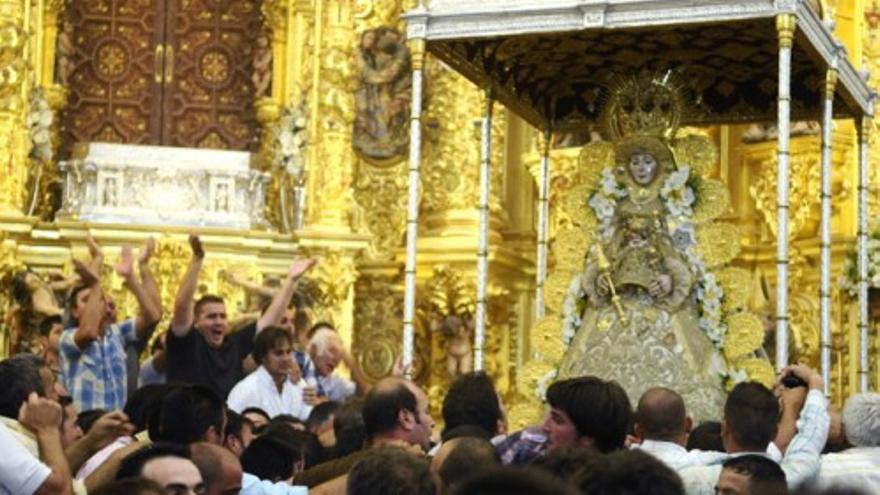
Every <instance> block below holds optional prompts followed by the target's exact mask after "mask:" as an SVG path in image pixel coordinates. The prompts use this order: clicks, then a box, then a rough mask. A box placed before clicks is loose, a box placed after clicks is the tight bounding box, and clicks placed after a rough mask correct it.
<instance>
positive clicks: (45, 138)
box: [33, 128, 51, 145]
mask: <svg viewBox="0 0 880 495" xmlns="http://www.w3.org/2000/svg"><path fill="white" fill-rule="evenodd" d="M50 139H51V136H50V135H49V129H39V128H38V129H37V130H36V132H34V133H33V141H34V144H36V145H44V144H48V143H49V140H50Z"/></svg>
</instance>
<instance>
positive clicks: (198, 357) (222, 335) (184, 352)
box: [165, 235, 314, 399]
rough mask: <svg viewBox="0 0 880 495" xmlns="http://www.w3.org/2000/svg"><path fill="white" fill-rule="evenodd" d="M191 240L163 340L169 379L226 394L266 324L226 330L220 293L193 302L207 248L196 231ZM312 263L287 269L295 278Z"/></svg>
mask: <svg viewBox="0 0 880 495" xmlns="http://www.w3.org/2000/svg"><path fill="white" fill-rule="evenodd" d="M189 244H190V247H191V248H192V252H193V257H192V261H190V264H189V268H188V269H187V272H186V275H184V278H183V282H181V285H180V288H179V289H178V291H177V299H176V300H175V302H174V316H173V318H172V320H171V331H170V332H169V333H168V337H167V341H166V343H165V346H166V348H167V351H166V353H167V360H168V382H169V383H170V382H184V383H193V384H198V385H204V386H206V387H208V388H210V389H211V390H213V391H214V392H215V393H217V395H218V396H220V397H221V398H223V399H225V398H226V396H227V395H229V391H230V390H232V387H234V386H235V384H236V383H238V382H239V380H241V379H242V378H243V377H244V375H245V373H244V369H243V361H244V360H245V359H246V358H247V357H248V355H249V354H250V353H251V350H252V349H253V346H254V336H255V335H256V334H257V332H258V331H259V329H261V328H264V327H265V326H267V325H260V324H258V325H253V326H249V327H247V328H245V329H242V330H241V331H238V332H235V333H232V334H229V335H227V330H228V328H229V321H228V319H227V314H226V304H225V303H224V301H223V299H222V298H221V297H218V296H214V295H205V296H202V298H201V299H199V300H198V301H196V303H195V307H193V302H192V301H193V296H194V295H195V292H196V286H197V284H198V279H199V272H200V271H201V268H202V263H203V261H204V258H205V251H204V249H203V248H202V243H201V241H200V240H199V238H198V237H197V236H195V235H190V237H189ZM312 265H314V261H313V260H297V261H294V263H293V264H292V265H291V270H290V272H291V273H289V274H288V278H290V279H291V283H295V281H296V279H298V278H299V277H300V276H301V275H302V274H303V273H304V272H305V271H307V270H308V269H309V268H311V266H312ZM267 320H268V318H267ZM261 323H262V322H261Z"/></svg>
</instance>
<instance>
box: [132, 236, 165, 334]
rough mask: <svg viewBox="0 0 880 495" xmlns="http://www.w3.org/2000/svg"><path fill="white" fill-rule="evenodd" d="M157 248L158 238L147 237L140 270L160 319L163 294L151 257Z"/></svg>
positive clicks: (142, 248)
mask: <svg viewBox="0 0 880 495" xmlns="http://www.w3.org/2000/svg"><path fill="white" fill-rule="evenodd" d="M155 250H156V240H155V239H153V238H152V237H149V238H147V240H146V241H145V242H144V245H143V247H141V252H140V254H139V255H138V271H139V272H141V285H142V286H143V287H144V292H146V293H147V297H149V298H150V301H152V302H153V306H154V307H155V308H156V309H157V310H158V311H159V319H160V320H161V319H162V296H161V295H160V294H159V285H158V284H157V283H156V278H155V277H153V272H152V270H150V258H152V257H153V252H154V251H155Z"/></svg>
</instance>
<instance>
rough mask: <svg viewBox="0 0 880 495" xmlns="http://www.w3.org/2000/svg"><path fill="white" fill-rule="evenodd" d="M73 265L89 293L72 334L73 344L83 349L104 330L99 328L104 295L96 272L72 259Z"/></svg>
mask: <svg viewBox="0 0 880 495" xmlns="http://www.w3.org/2000/svg"><path fill="white" fill-rule="evenodd" d="M73 267H74V269H75V270H76V273H77V274H78V275H79V278H80V280H82V281H83V283H84V284H85V285H86V286H88V288H89V295H88V297H87V298H86V302H85V305H84V306H83V309H82V311H81V312H80V315H79V322H78V323H79V325H78V327H77V329H76V332H75V333H74V334H73V342H74V344H76V347H77V348H79V349H80V350H83V349H85V348H86V347H87V346H88V345H89V344H91V343H92V341H94V340H96V339H97V338H98V337H100V336H101V335H102V333H103V331H104V329H103V328H101V322H102V320H103V319H104V296H103V294H102V293H101V281H100V279H99V278H98V274H97V272H95V271H94V270H93V268H92V267H91V266H89V265H86V264H85V263H83V262H81V261H79V260H73Z"/></svg>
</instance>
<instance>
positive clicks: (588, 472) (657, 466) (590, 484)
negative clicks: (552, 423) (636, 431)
mask: <svg viewBox="0 0 880 495" xmlns="http://www.w3.org/2000/svg"><path fill="white" fill-rule="evenodd" d="M573 482H574V484H575V485H577V486H578V487H580V489H581V492H582V493H589V494H590V495H618V494H621V493H638V494H640V495H684V493H685V491H684V483H683V482H682V481H681V478H680V477H679V476H678V474H676V472H675V471H673V470H672V469H671V468H670V467H669V466H667V465H666V464H664V463H663V462H662V461H660V460H658V459H657V458H655V457H654V456H652V455H650V454H646V453H645V452H641V451H639V450H621V451H618V452H613V453H610V454H606V455H601V456H595V457H592V458H590V459H588V460H587V461H586V462H585V463H584V465H583V468H582V469H581V470H580V471H579V472H578V473H577V474H576V475H575V476H574V479H573Z"/></svg>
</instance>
